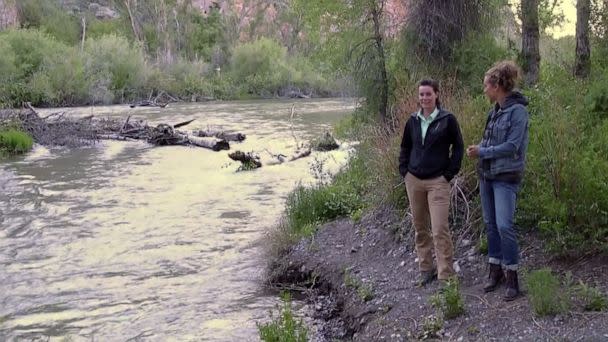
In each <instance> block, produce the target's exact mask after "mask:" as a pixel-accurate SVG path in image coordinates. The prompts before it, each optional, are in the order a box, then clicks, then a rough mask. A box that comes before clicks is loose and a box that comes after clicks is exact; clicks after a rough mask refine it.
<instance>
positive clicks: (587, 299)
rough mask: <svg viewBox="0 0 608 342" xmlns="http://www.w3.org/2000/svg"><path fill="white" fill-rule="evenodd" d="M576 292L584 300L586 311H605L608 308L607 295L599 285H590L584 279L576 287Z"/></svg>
mask: <svg viewBox="0 0 608 342" xmlns="http://www.w3.org/2000/svg"><path fill="white" fill-rule="evenodd" d="M574 293H575V294H576V295H577V298H578V299H579V300H581V301H582V303H583V307H584V309H585V310H586V311H604V310H606V309H607V308H608V300H607V299H606V295H604V294H603V293H602V291H600V289H598V288H597V287H593V286H590V285H588V284H586V283H584V282H583V281H582V280H581V281H579V284H578V285H576V286H575V287H574Z"/></svg>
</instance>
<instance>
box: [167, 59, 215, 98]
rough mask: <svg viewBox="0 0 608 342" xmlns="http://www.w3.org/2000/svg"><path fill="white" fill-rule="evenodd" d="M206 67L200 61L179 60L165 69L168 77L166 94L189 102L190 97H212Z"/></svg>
mask: <svg viewBox="0 0 608 342" xmlns="http://www.w3.org/2000/svg"><path fill="white" fill-rule="evenodd" d="M208 68H209V67H208V65H207V64H205V63H203V62H202V61H186V60H183V59H180V60H179V61H177V62H175V63H174V64H171V65H169V66H167V67H166V68H165V70H164V71H165V74H166V75H167V76H168V81H167V82H166V88H165V89H164V90H166V91H167V92H169V93H171V94H174V95H177V96H180V97H182V98H184V99H186V100H189V99H190V97H191V96H193V95H195V96H212V95H213V91H212V89H211V84H210V82H209V80H208V79H207V69H208Z"/></svg>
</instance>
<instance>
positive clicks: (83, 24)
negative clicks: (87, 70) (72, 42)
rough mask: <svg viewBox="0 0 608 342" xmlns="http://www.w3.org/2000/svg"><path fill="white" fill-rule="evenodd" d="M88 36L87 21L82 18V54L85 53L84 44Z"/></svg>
mask: <svg viewBox="0 0 608 342" xmlns="http://www.w3.org/2000/svg"><path fill="white" fill-rule="evenodd" d="M86 36H87V19H86V17H82V40H81V41H80V52H82V51H84V42H85V41H86Z"/></svg>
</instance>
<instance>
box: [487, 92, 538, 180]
mask: <svg viewBox="0 0 608 342" xmlns="http://www.w3.org/2000/svg"><path fill="white" fill-rule="evenodd" d="M527 105H528V99H527V98H526V97H525V96H523V95H522V94H521V93H519V92H517V91H515V92H512V93H511V94H509V95H508V96H507V98H506V99H505V103H504V105H503V106H502V107H501V106H499V104H496V105H495V106H494V108H493V109H492V110H491V111H490V112H489V113H488V119H487V121H486V127H485V130H484V133H483V138H482V140H481V143H480V144H479V164H478V171H479V174H480V176H481V177H482V178H484V179H488V180H502V181H508V182H515V183H519V182H521V180H522V177H523V172H524V167H525V160H526V150H527V147H528V116H529V114H528V110H527V109H526V106H527Z"/></svg>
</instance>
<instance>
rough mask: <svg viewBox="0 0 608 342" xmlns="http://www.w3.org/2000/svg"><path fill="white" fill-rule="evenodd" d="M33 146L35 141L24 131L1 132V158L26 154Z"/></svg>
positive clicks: (10, 130)
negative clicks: (2, 156)
mask: <svg viewBox="0 0 608 342" xmlns="http://www.w3.org/2000/svg"><path fill="white" fill-rule="evenodd" d="M33 145H34V139H32V137H31V136H29V135H28V134H27V133H25V132H23V131H20V130H18V129H14V128H10V129H6V130H0V156H1V155H2V154H7V155H14V154H20V153H25V152H28V151H29V150H31V149H32V146H33Z"/></svg>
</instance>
